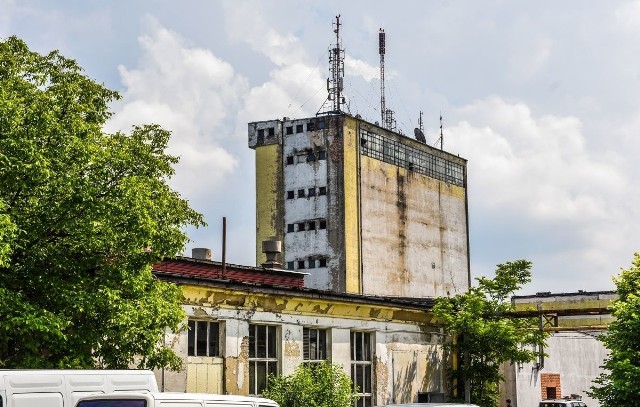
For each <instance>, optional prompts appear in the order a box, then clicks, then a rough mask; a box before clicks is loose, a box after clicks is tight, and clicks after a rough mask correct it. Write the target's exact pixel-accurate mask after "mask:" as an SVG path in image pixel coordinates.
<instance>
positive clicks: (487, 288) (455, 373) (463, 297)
mask: <svg viewBox="0 0 640 407" xmlns="http://www.w3.org/2000/svg"><path fill="white" fill-rule="evenodd" d="M530 269H531V263H530V262H528V261H526V260H516V261H513V262H507V263H505V264H498V266H497V268H496V274H495V277H494V278H493V279H488V278H485V277H480V278H477V279H476V280H477V282H478V285H477V286H475V287H471V288H470V289H469V291H468V292H466V293H464V294H457V295H455V296H454V297H443V298H439V299H438V300H437V301H436V304H435V305H434V307H433V313H434V315H435V316H436V317H437V318H438V320H439V321H441V323H442V325H443V326H444V328H445V330H446V331H448V333H449V334H451V337H452V339H456V340H457V343H455V345H454V343H453V342H449V343H447V344H446V346H447V348H448V349H450V350H452V351H454V352H456V353H457V355H458V356H459V357H460V359H461V363H459V364H458V366H454V370H452V377H453V378H455V379H457V380H458V382H459V383H465V382H466V381H468V382H469V383H470V386H471V389H470V390H471V402H472V403H476V404H479V405H480V406H484V407H490V406H497V405H498V386H499V384H500V382H501V381H503V380H504V378H503V376H502V374H501V367H502V364H503V363H505V362H512V363H526V362H532V361H534V360H536V358H537V356H538V352H537V351H536V348H537V347H539V346H541V345H543V344H544V341H545V338H546V336H547V335H546V333H544V332H542V331H540V330H538V322H537V319H535V318H516V317H513V316H511V314H510V313H511V312H512V311H514V307H513V305H512V304H511V301H510V297H511V296H512V295H513V293H514V292H515V291H517V290H518V289H520V288H521V287H522V286H523V285H524V284H526V283H528V282H529V281H531V270H530Z"/></svg>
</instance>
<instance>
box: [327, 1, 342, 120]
mask: <svg viewBox="0 0 640 407" xmlns="http://www.w3.org/2000/svg"><path fill="white" fill-rule="evenodd" d="M341 25H342V24H341V23H340V14H338V15H337V16H336V22H335V23H334V24H333V26H334V29H333V32H334V33H335V34H336V43H335V46H334V47H332V48H330V49H329V71H330V72H331V78H329V79H327V92H328V93H329V100H330V101H331V102H332V111H333V112H336V113H340V112H342V105H343V104H344V103H345V100H344V97H343V96H342V90H343V89H344V88H343V83H344V49H343V48H342V41H341V40H340V26H341Z"/></svg>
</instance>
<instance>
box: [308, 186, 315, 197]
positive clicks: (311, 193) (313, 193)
mask: <svg viewBox="0 0 640 407" xmlns="http://www.w3.org/2000/svg"><path fill="white" fill-rule="evenodd" d="M309 196H316V189H315V188H309Z"/></svg>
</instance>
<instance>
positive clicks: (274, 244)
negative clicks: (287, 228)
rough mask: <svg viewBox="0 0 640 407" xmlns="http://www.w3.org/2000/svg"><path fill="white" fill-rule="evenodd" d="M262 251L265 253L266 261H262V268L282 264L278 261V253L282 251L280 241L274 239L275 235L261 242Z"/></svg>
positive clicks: (276, 266) (275, 266) (278, 266)
mask: <svg viewBox="0 0 640 407" xmlns="http://www.w3.org/2000/svg"><path fill="white" fill-rule="evenodd" d="M262 253H264V254H266V255H267V261H266V262H265V263H262V267H264V268H280V267H282V264H280V263H278V254H279V253H282V242H281V241H280V240H276V238H275V237H272V238H270V239H269V240H264V241H263V242H262Z"/></svg>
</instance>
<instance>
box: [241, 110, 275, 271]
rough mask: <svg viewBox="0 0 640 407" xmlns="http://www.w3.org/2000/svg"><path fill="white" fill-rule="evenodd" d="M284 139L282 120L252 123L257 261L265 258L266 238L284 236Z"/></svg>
mask: <svg viewBox="0 0 640 407" xmlns="http://www.w3.org/2000/svg"><path fill="white" fill-rule="evenodd" d="M259 134H261V135H260V136H259ZM281 143H282V126H281V122H280V121H279V120H271V121H266V122H255V123H249V147H251V148H253V149H255V150H256V264H261V263H264V262H265V261H266V255H265V254H264V253H262V242H263V241H264V240H268V239H270V238H272V237H275V238H276V239H278V240H280V241H282V240H284V230H283V225H282V218H283V214H284V208H283V206H284V197H283V196H282V189H283V175H282V165H283V161H282V145H281ZM283 251H284V247H283Z"/></svg>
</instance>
